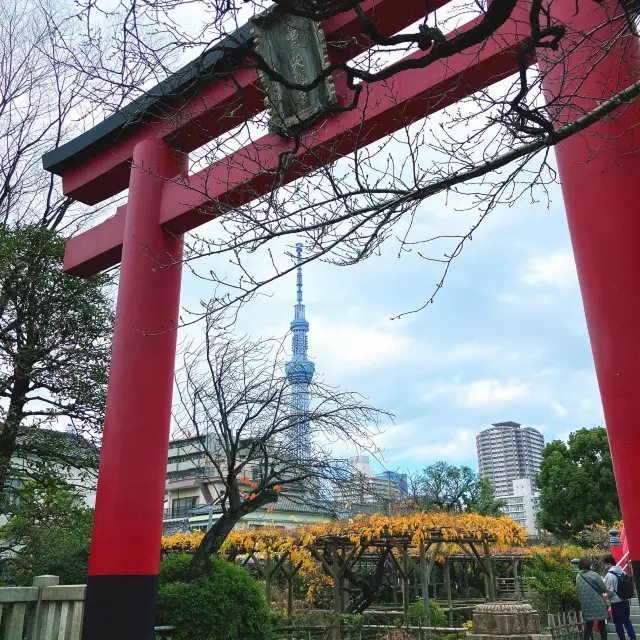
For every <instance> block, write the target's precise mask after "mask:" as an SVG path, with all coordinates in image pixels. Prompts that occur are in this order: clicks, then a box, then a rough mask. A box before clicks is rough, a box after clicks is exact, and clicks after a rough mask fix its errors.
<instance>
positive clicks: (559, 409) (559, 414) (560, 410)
mask: <svg viewBox="0 0 640 640" xmlns="http://www.w3.org/2000/svg"><path fill="white" fill-rule="evenodd" d="M551 408H552V409H553V415H554V416H556V418H565V417H566V415H567V413H568V412H567V410H566V409H565V406H564V405H563V404H562V403H560V402H553V403H552V404H551Z"/></svg>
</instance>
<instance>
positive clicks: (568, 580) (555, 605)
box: [525, 556, 580, 615]
mask: <svg viewBox="0 0 640 640" xmlns="http://www.w3.org/2000/svg"><path fill="white" fill-rule="evenodd" d="M525 580H526V582H527V584H528V585H529V586H530V587H531V588H532V589H533V590H534V591H535V594H536V595H535V597H534V603H533V604H534V606H535V608H536V609H537V610H538V611H539V612H540V614H542V615H543V614H548V613H559V612H568V611H579V610H580V600H579V599H578V589H577V587H576V574H575V571H574V569H573V566H572V565H571V564H570V563H569V562H567V561H566V559H563V558H561V557H559V556H558V557H553V556H549V557H544V556H535V557H534V559H533V562H532V563H531V564H530V565H529V566H527V567H526V568H525Z"/></svg>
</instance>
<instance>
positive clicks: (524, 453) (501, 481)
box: [476, 422, 544, 497]
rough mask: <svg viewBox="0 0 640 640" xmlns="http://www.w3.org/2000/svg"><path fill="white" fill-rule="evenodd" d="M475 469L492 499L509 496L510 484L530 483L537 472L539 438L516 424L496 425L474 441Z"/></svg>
mask: <svg viewBox="0 0 640 640" xmlns="http://www.w3.org/2000/svg"><path fill="white" fill-rule="evenodd" d="M476 446H477V449H478V468H479V471H480V475H481V476H482V477H483V478H487V479H488V480H489V482H491V485H492V486H493V489H494V491H495V494H496V496H498V497H504V496H510V495H512V494H513V481H514V480H521V479H529V480H531V481H533V480H534V479H535V476H536V474H537V473H538V471H539V470H540V463H541V462H542V449H543V448H544V437H543V435H542V434H541V433H540V432H539V431H537V430H536V429H533V428H532V427H522V426H521V425H520V424H518V423H517V422H496V423H495V424H493V425H492V426H491V427H490V428H489V429H485V430H484V431H481V432H480V433H479V434H478V435H477V437H476Z"/></svg>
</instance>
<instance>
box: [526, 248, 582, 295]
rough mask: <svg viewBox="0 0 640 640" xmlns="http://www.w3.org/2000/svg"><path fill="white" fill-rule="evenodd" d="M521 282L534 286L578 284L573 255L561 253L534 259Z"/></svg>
mask: <svg viewBox="0 0 640 640" xmlns="http://www.w3.org/2000/svg"><path fill="white" fill-rule="evenodd" d="M521 280H522V282H524V283H526V284H529V285H532V286H538V285H555V286H558V287H566V286H572V285H574V284H576V283H577V275H576V265H575V261H574V259H573V255H572V254H571V253H568V252H559V253H552V254H550V255H547V256H540V257H538V258H534V259H533V260H531V262H530V263H529V265H528V267H527V270H526V271H525V273H524V274H523V275H522V277H521Z"/></svg>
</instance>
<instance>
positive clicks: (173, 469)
mask: <svg viewBox="0 0 640 640" xmlns="http://www.w3.org/2000/svg"><path fill="white" fill-rule="evenodd" d="M205 449H206V452H205ZM214 455H216V442H215V440H214V439H212V438H206V437H205V438H200V437H198V436H194V437H188V438H180V439H177V440H173V441H171V443H170V444H169V458H168V461H167V462H168V464H167V483H166V501H165V511H164V531H165V533H172V532H175V531H184V530H188V529H202V530H206V529H207V528H208V527H209V526H211V524H212V523H213V522H215V521H216V520H217V519H218V518H219V517H220V515H221V509H220V506H219V501H220V498H221V497H222V496H223V495H224V485H223V483H222V481H221V480H220V478H219V476H218V473H217V470H216V467H215V465H213V464H212V463H211V457H212V456H214ZM239 458H242V455H241V454H240V455H239ZM240 480H241V490H245V491H246V492H249V491H250V490H251V485H252V484H253V483H258V482H259V481H260V469H259V466H258V465H247V466H246V468H245V471H244V476H243V477H241V478H240ZM334 517H335V515H334V512H333V511H332V510H331V509H329V508H325V507H324V506H323V501H321V500H318V499H309V496H303V495H298V494H294V493H291V494H289V495H288V494H286V493H283V494H282V495H280V496H279V498H278V500H277V502H274V503H271V504H267V505H265V506H263V507H260V508H258V509H256V511H254V512H253V513H250V514H248V515H247V516H245V517H244V518H242V520H241V521H240V522H239V523H238V525H237V526H238V527H239V528H258V527H265V526H274V527H294V526H297V525H300V524H310V523H313V522H320V521H327V520H331V519H333V518H334Z"/></svg>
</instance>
